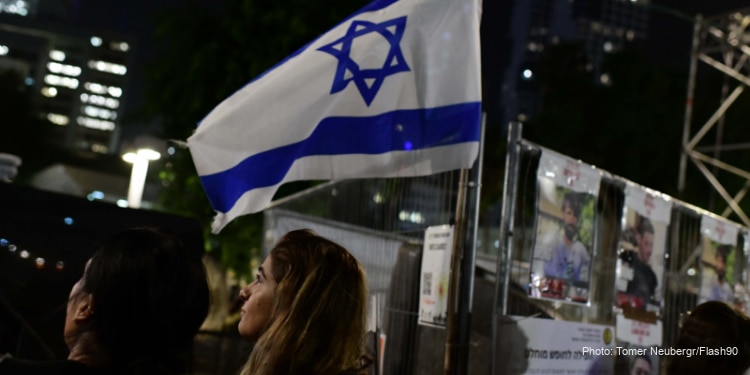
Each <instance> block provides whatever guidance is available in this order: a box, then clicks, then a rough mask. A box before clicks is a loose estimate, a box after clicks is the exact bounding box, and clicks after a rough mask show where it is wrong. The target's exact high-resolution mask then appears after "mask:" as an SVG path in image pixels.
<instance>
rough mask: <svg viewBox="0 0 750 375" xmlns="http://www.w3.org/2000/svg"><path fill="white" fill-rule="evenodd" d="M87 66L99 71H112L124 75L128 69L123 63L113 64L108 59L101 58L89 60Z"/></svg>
mask: <svg viewBox="0 0 750 375" xmlns="http://www.w3.org/2000/svg"><path fill="white" fill-rule="evenodd" d="M89 68H91V69H96V70H98V71H100V72H105V73H112V74H117V75H120V76H121V75H125V73H127V71H128V69H127V68H126V67H125V65H122V64H115V63H111V62H108V61H102V60H89Z"/></svg>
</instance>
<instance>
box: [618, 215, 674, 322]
mask: <svg viewBox="0 0 750 375" xmlns="http://www.w3.org/2000/svg"><path fill="white" fill-rule="evenodd" d="M655 236H656V231H655V229H654V224H653V222H652V221H651V219H649V218H647V217H645V216H643V215H640V214H638V213H637V212H636V213H635V215H634V223H633V224H632V225H629V226H628V227H627V228H626V229H625V230H624V231H623V234H622V239H621V242H620V253H619V258H620V261H621V262H622V264H623V265H624V267H626V268H627V270H622V269H621V270H620V275H619V276H620V278H621V279H623V281H626V286H625V288H624V289H625V290H624V291H623V290H619V291H618V298H617V304H618V306H620V307H622V306H624V305H628V306H630V307H634V308H639V309H643V308H645V307H646V305H647V304H651V305H657V306H658V304H659V300H660V298H659V296H658V295H657V291H658V286H659V277H658V276H657V274H656V272H654V268H653V266H652V258H653V255H654V239H655ZM658 248H659V249H658V251H657V253H658V256H659V257H660V256H663V253H664V249H663V245H658ZM660 274H661V272H660Z"/></svg>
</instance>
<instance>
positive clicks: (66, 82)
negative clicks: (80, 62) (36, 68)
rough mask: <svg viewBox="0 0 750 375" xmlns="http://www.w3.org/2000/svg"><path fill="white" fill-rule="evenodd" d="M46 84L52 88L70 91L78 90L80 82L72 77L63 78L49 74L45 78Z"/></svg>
mask: <svg viewBox="0 0 750 375" xmlns="http://www.w3.org/2000/svg"><path fill="white" fill-rule="evenodd" d="M44 83H46V84H48V85H52V86H62V87H67V88H69V89H77V88H78V80H77V79H75V78H70V77H61V76H58V75H54V74H47V75H46V76H44Z"/></svg>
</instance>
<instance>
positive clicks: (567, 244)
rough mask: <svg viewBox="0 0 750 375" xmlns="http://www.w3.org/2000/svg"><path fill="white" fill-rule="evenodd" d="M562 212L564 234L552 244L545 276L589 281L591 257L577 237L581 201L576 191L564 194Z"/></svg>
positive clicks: (545, 264) (545, 263)
mask: <svg viewBox="0 0 750 375" xmlns="http://www.w3.org/2000/svg"><path fill="white" fill-rule="evenodd" d="M561 212H562V218H563V231H562V235H561V236H559V237H558V239H557V241H555V243H554V244H553V245H552V254H551V257H550V258H549V259H547V261H545V262H544V276H546V277H553V278H557V279H563V280H566V281H574V282H576V281H584V282H588V274H587V271H588V269H589V267H590V266H591V257H590V256H589V253H588V251H587V250H586V247H585V246H583V244H582V243H581V241H579V240H578V238H577V236H578V221H579V219H580V217H581V202H580V201H579V199H578V195H577V194H576V193H574V192H567V193H566V194H565V195H564V196H563V202H562V207H561ZM581 270H583V271H584V274H583V275H581ZM582 276H583V277H582Z"/></svg>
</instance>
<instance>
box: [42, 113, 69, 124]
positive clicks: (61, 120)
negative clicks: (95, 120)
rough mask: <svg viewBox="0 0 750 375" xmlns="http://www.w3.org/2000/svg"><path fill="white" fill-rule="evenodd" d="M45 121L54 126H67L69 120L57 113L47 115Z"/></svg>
mask: <svg viewBox="0 0 750 375" xmlns="http://www.w3.org/2000/svg"><path fill="white" fill-rule="evenodd" d="M47 120H48V121H49V122H51V123H53V124H55V125H60V126H65V125H68V123H69V122H70V119H69V118H68V116H65V115H61V114H59V113H48V114H47Z"/></svg>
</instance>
